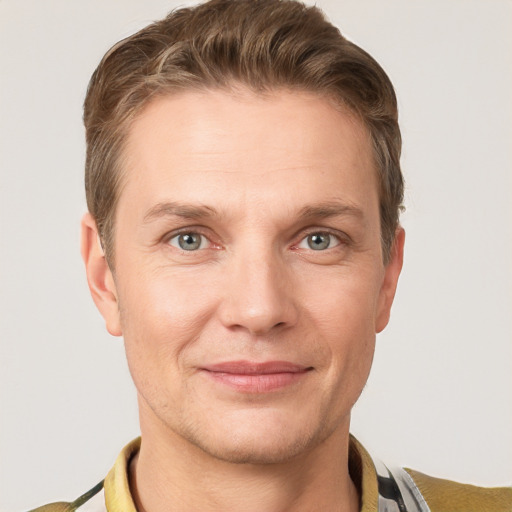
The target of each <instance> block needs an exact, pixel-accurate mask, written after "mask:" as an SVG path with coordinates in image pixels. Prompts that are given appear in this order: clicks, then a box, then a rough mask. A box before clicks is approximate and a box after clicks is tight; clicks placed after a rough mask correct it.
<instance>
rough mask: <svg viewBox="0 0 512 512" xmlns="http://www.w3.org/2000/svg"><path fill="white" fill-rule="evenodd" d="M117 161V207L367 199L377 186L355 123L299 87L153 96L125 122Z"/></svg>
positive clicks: (369, 155) (362, 136)
mask: <svg viewBox="0 0 512 512" xmlns="http://www.w3.org/2000/svg"><path fill="white" fill-rule="evenodd" d="M124 157H125V158H124V164H125V165H124V169H123V170H124V176H123V181H124V187H123V192H122V193H121V198H120V203H123V202H124V201H123V198H124V200H125V201H129V200H130V196H132V195H134V194H135V193H137V196H138V199H139V200H142V199H143V197H145V198H146V200H147V204H146V205H145V206H146V208H150V207H151V206H152V204H150V203H158V202H159V201H162V202H163V201H168V200H170V199H171V200H176V198H177V196H179V197H178V198H180V197H182V196H184V197H187V199H188V198H190V199H193V200H195V201H201V202H203V203H211V202H212V201H213V202H217V203H220V204H218V205H215V206H223V205H225V204H226V202H227V200H228V199H230V200H231V199H233V197H234V196H236V197H237V198H238V199H239V200H240V201H241V200H242V198H243V200H244V201H246V202H247V201H252V202H253V203H257V202H258V200H259V199H262V200H265V199H270V197H271V196H272V195H273V194H274V195H275V199H278V200H279V201H280V202H281V203H284V202H286V200H287V197H286V196H289V197H294V198H295V200H297V198H298V197H300V196H304V197H306V196H307V193H313V194H314V193H317V195H322V194H324V195H325V193H326V191H327V192H329V193H330V195H331V196H332V197H331V198H329V199H336V198H339V197H338V196H342V198H343V196H346V197H345V199H346V201H347V202H354V201H356V200H359V201H362V202H365V200H366V199H368V198H369V197H371V198H373V197H374V196H375V193H376V190H377V187H376V173H375V170H374V165H373V158H372V151H371V144H370V143H369V136H368V134H367V131H366V129H365V128H364V126H363V125H362V123H361V122H360V121H359V120H358V119H357V118H356V117H355V116H354V115H352V114H351V113H350V112H349V111H348V110H346V109H343V108H341V107H335V106H334V104H333V103H332V102H330V101H329V100H328V99H326V98H324V97H321V96H319V95H316V94H312V93H306V92H297V91H288V90H278V91H273V92H271V93H267V94H265V95H260V94H255V93H253V92H250V91H245V90H239V91H237V92H236V93H233V92H226V91H217V90H215V91H211V90H207V91H194V92H185V93H179V94H173V95H168V96H162V97H158V98H156V99H155V100H153V101H152V102H151V103H150V104H149V105H148V106H147V107H146V108H145V109H144V110H143V112H142V113H141V114H140V115H139V116H138V117H137V119H136V120H135V121H134V122H133V124H132V126H131V127H130V130H129V133H128V137H127V144H126V147H125V153H124ZM356 192H357V193H356ZM283 193H285V194H286V195H285V196H284V197H283ZM169 195H171V196H173V197H168V196H169ZM356 196H357V197H356Z"/></svg>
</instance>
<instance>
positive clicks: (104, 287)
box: [81, 213, 122, 336]
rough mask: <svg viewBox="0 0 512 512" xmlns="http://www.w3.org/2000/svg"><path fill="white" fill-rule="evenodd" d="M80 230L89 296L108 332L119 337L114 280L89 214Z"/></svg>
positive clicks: (83, 220)
mask: <svg viewBox="0 0 512 512" xmlns="http://www.w3.org/2000/svg"><path fill="white" fill-rule="evenodd" d="M81 229H82V237H81V252H82V259H83V260H84V263H85V271H86V273H87V283H88V284H89V290H90V292H91V296H92V298H93V300H94V303H95V304H96V307H97V308H98V310H99V312H100V313H101V315H102V316H103V318H104V319H105V324H106V327H107V330H108V332H109V333H110V334H112V335H113V336H121V335H122V330H121V322H120V315H119V304H118V300H117V290H116V286H115V282H114V278H113V276H112V272H111V270H110V267H109V266H108V263H107V260H106V258H105V254H104V252H103V248H102V247H101V242H100V238H99V235H98V229H97V227H96V222H95V221H94V219H93V217H92V215H91V214H90V213H86V214H85V215H84V216H83V218H82V225H81Z"/></svg>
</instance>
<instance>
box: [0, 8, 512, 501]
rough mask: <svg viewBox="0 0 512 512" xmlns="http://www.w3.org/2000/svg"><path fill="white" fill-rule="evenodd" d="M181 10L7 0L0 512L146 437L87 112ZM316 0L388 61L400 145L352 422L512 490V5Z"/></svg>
mask: <svg viewBox="0 0 512 512" xmlns="http://www.w3.org/2000/svg"><path fill="white" fill-rule="evenodd" d="M183 3H184V2H180V4H183ZM185 3H186V2H185ZM176 5H178V3H177V2H173V1H164V0H145V1H141V0H110V1H105V0H87V1H86V0H82V1H78V0H76V1H73V2H71V1H69V0H45V1H41V0H0V80H1V82H0V169H1V176H0V222H1V225H0V230H1V231H0V251H1V253H0V339H1V345H0V356H1V361H0V379H1V380H0V407H1V409H0V510H2V511H16V510H26V509H29V508H32V507H34V506H36V505H41V504H43V503H45V502H49V501H53V500H70V499H73V498H75V497H77V496H78V495H79V494H81V493H82V492H84V491H86V490H88V489H89V488H90V487H92V486H93V485H94V484H95V483H96V482H98V481H99V480H100V479H102V478H103V477H104V476H105V475H106V473H107V471H108V470H109V468H110V467H111V465H112V464H113V462H114V459H115V457H116V455H117V453H118V452H119V451H120V449H121V448H122V446H124V444H125V443H126V442H128V441H129V440H130V439H132V438H133V437H135V436H136V435H137V434H138V419H137V411H136V404H135V392H134V388H133V385H132V383H131V380H130V376H129V374H128V370H127V367H126V363H125V357H124V352H123V345H122V340H121V339H118V338H112V337H110V336H109V335H108V334H107V333H106V332H105V330H104V327H103V322H102V319H101V317H100V316H99V314H98V313H97V311H96V310H95V308H94V306H93V303H92V300H91V299H90V297H89V293H88V289H87V285H86V281H85V276H84V272H83V268H82V262H81V260H80V255H79V221H80V217H81V215H82V214H83V213H84V211H85V199H84V192H83V185H82V182H83V178H82V174H83V161H84V141H83V128H82V124H81V105H82V101H83V98H84V94H85V89H86V85H87V82H88V79H89V77H90V75H91V73H92V72H93V70H94V68H95V66H96V65H97V63H98V62H99V60H100V58H101V56H102V55H103V53H104V52H105V51H106V50H107V49H108V48H109V47H110V46H111V45H112V44H113V43H115V42H116V41H117V40H119V39H120V38H122V37H124V36H126V35H129V34H131V33H132V32H134V31H135V30H137V29H139V28H141V27H142V26H144V25H146V24H147V23H149V22H150V21H153V20H155V19H158V18H160V17H162V16H163V15H164V14H166V13H167V11H169V10H170V9H171V8H173V7H175V6H176ZM318 5H319V6H321V7H322V8H323V9H324V10H325V11H326V12H327V14H328V15H329V17H330V18H331V20H332V21H334V22H335V23H336V24H337V25H338V26H340V28H341V29H342V31H343V32H344V33H345V34H346V35H347V36H348V37H349V38H351V39H352V40H353V41H355V42H356V43H358V44H359V45H360V46H362V47H363V48H365V49H366V50H367V51H369V52H370V53H371V54H372V55H373V56H374V57H376V58H377V60H378V61H379V62H380V63H381V64H382V65H383V67H384V68H385V69H386V70H387V72H388V73H389V75H390V77H391V79H392V81H393V82H394V84H395V86H396V90H397V94H398V97H399V105H400V116H401V125H402V129H403V137H404V152H403V168H404V173H405V177H406V181H407V193H406V206H407V211H406V213H405V214H404V216H403V224H404V226H405V228H406V230H407V244H406V263H405V267H404V271H403V274H402V278H401V281H400V284H399V290H398V296H397V299H396V302H395V306H394V310H393V315H392V321H391V323H390V325H389V327H388V329H387V330H386V331H385V332H384V333H383V334H382V335H380V336H379V339H378V346H377V354H376V359H375V363H374V368H373V373H372V376H371V378H370V381H369V383H368V385H367V387H366V389H365V391H364V393H363V396H362V398H361V400H360V402H359V403H358V405H357V406H356V408H355V410H354V414H353V428H352V431H353V433H354V434H355V435H356V436H357V437H358V438H359V439H360V440H361V441H362V442H363V444H365V445H366V446H367V448H368V449H369V450H370V451H371V453H372V454H373V455H375V456H378V457H379V458H381V459H383V460H384V461H385V462H386V463H388V464H391V465H394V464H400V465H407V466H410V467H414V468H416V469H419V470H420V471H423V472H425V473H429V474H433V475H436V476H439V477H444V478H451V479H455V480H462V481H466V482H469V483H475V484H481V485H506V484H508V485H510V484H511V483H512V325H511V316H512V315H511V313H512V150H511V148H512V121H511V120H512V100H511V93H510V91H512V65H511V63H512V30H511V28H512V27H511V25H512V2H510V1H505V0H502V1H500V0H492V1H489V0H479V1H476V0H428V1H427V0H424V1H413V2H411V1H410V0H387V1H385V2H383V1H382V0H372V1H370V0H342V1H340V0H324V1H318Z"/></svg>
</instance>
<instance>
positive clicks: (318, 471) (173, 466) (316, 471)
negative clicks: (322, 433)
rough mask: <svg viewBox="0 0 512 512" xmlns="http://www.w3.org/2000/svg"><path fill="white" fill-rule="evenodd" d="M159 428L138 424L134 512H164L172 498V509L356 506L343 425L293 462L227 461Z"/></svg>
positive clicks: (346, 511)
mask: <svg viewBox="0 0 512 512" xmlns="http://www.w3.org/2000/svg"><path fill="white" fill-rule="evenodd" d="M347 423H348V422H347ZM155 430H157V431H156V432H155ZM158 430H159V429H155V428H154V427H149V426H148V425H144V424H143V423H141V432H142V444H141V449H140V452H139V453H138V455H137V456H136V457H135V458H134V459H133V460H132V463H131V465H130V487H131V491H132V495H133V498H134V501H135V504H136V506H137V510H138V511H139V512H164V511H165V512H167V511H168V510H169V507H170V504H172V510H176V511H177V512H189V511H195V510H202V511H205V512H214V511H225V510H244V512H253V511H254V512H256V511H257V512H261V510H265V511H266V512H284V511H288V510H294V511H296V512H304V511H311V510H323V511H332V512H334V511H336V512H338V511H343V512H356V511H357V510H359V497H358V493H357V490H356V488H355V486H354V484H353V482H352V480H351V479H350V475H349V472H348V444H349V434H348V425H347V427H346V428H344V429H341V428H340V429H338V430H337V431H335V432H334V433H333V434H332V435H331V436H330V437H329V438H328V439H326V440H325V441H324V442H323V443H321V444H320V445H319V446H317V447H315V448H314V449H312V450H311V451H309V452H307V453H304V454H302V455H300V456H298V457H295V458H294V459H293V460H290V461H286V462H283V463H278V464H265V465H257V464H233V463H230V462H225V461H222V460H219V459H216V458H214V457H212V456H210V455H209V454H207V453H205V452H204V451H202V450H201V449H200V448H197V447H196V446H194V445H192V444H190V443H189V442H188V441H186V440H184V439H183V438H181V437H180V436H177V435H176V434H174V433H172V432H169V430H166V431H165V433H164V432H158Z"/></svg>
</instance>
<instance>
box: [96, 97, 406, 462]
mask: <svg viewBox="0 0 512 512" xmlns="http://www.w3.org/2000/svg"><path fill="white" fill-rule="evenodd" d="M124 157H125V158H124V162H125V171H126V174H125V176H124V185H123V187H122V192H121V196H120V201H119V205H118V210H117V214H116V219H115V223H116V233H115V277H114V280H113V281H112V290H113V297H115V301H114V302H115V306H114V305H112V307H110V308H109V307H106V308H105V310H104V311H103V314H104V316H105V318H106V320H107V326H108V327H109V330H110V331H111V332H112V333H115V334H121V333H122V334H123V336H124V339H125V344H126V353H127V358H128V363H129V366H130V370H131V373H132V376H133V379H134V381H135V385H136V387H137V390H138V394H139V404H140V410H141V425H142V429H143V434H144V430H147V431H152V432H157V431H158V432H160V435H167V436H171V437H173V438H175V439H176V440H179V441H180V442H186V443H192V444H193V445H195V446H198V447H199V448H201V449H202V450H203V451H204V452H206V453H209V454H211V455H214V456H215V457H217V458H220V459H224V460H229V461H236V462H243V461H245V462H277V461H283V460H288V459H290V458H291V457H294V456H295V455H297V454H299V453H301V452H303V451H305V450H309V449H311V448H314V447H315V446H317V445H319V444H320V443H321V442H322V441H324V440H325V439H327V438H328V437H329V436H331V435H332V434H334V433H335V432H340V431H343V432H348V424H349V416H350V410H351V408H352V406H353V404H354V402H355V401H356V400H357V398H358V396H359V394H360V393H361V390H362V388H363V386H364V384H365V382H366V380H367V376H368V372H369V370H370V365H371V361H372V357H373V352H374V343H375V333H376V332H378V331H380V330H382V329H383V328H384V326H385V324H386V323H387V319H388V313H389V308H390V306H391V301H392V297H393V294H394V289H395V285H396V280H397V279H398V273H399V266H400V265H399V262H397V261H398V260H400V257H401V254H399V255H398V256H396V255H395V256H393V257H392V261H391V263H390V264H389V265H388V266H387V267H385V266H384V264H383V260H382V252H381V238H380V222H379V198H378V191H377V190H378V187H377V179H376V171H375V168H374V165H373V163H372V157H371V149H370V143H369V140H368V136H367V134H366V132H365V130H364V129H363V127H362V125H361V123H360V122H359V121H357V120H356V119H355V118H354V117H353V116H351V115H349V114H348V113H347V112H344V111H342V110H340V109H335V108H334V107H333V106H332V105H331V104H330V103H329V102H328V101H327V100H325V99H322V98H320V97H318V96H316V95H312V94H306V93H297V92H293V93H291V92H286V91H277V92H274V93H272V94H270V95H268V96H265V97H262V96H258V95H255V94H253V93H250V92H247V91H245V92H239V93H237V94H236V95H233V94H230V93H227V92H220V91H208V92H202V93H200V92H188V93H182V94H179V95H174V96H168V97H163V98H158V99H156V100H154V101H153V102H152V103H151V104H150V105H149V107H148V108H147V109H146V110H145V111H144V112H143V113H142V114H141V115H140V117H138V118H137V120H136V121H135V122H134V124H133V126H132V128H131V129H130V133H129V137H128V145H127V147H126V150H125V154H124ZM398 252H400V250H399V251H398ZM117 306H119V312H118V311H117ZM162 433H164V434H162Z"/></svg>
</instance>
